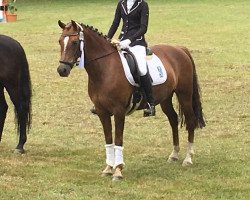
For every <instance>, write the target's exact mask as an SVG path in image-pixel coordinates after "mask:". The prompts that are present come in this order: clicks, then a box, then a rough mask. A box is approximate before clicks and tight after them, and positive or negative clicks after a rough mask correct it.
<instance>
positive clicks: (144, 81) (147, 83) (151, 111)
mask: <svg viewBox="0 0 250 200" xmlns="http://www.w3.org/2000/svg"><path fill="white" fill-rule="evenodd" d="M140 80H141V86H142V88H143V89H144V92H145V95H146V99H147V102H148V108H146V109H145V110H144V117H148V116H155V103H154V97H153V92H152V83H151V79H150V76H149V74H148V73H147V74H146V75H145V76H141V77H140Z"/></svg>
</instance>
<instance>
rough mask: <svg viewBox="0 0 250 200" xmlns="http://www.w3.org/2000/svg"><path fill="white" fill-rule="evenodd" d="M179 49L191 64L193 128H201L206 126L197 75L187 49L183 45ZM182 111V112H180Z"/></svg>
mask: <svg viewBox="0 0 250 200" xmlns="http://www.w3.org/2000/svg"><path fill="white" fill-rule="evenodd" d="M181 49H182V50H183V51H184V52H185V53H186V54H187V55H188V57H189V58H190V60H191V62H192V65H193V94H192V106H193V111H194V115H195V128H203V127H205V126H206V123H205V120H204V115H203V112H202V105H201V91H200V86H199V83H198V77H197V73H196V69H195V63H194V60H193V58H192V56H191V54H190V52H189V50H188V49H187V48H185V47H181ZM181 113H182V112H181ZM182 121H183V120H182Z"/></svg>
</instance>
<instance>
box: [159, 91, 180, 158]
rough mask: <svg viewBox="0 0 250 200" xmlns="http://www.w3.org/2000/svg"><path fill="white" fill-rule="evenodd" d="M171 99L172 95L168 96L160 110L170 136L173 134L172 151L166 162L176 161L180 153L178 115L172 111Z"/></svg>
mask: <svg viewBox="0 0 250 200" xmlns="http://www.w3.org/2000/svg"><path fill="white" fill-rule="evenodd" d="M172 97H173V94H172V95H171V96H169V97H168V99H167V100H166V101H164V102H163V103H161V109H162V111H163V112H164V113H165V114H166V115H167V117H168V120H169V123H170V125H171V128H172V134H173V151H172V153H171V154H170V156H169V157H168V162H173V161H177V160H178V159H179V157H178V153H179V151H180V147H179V134H178V115H177V113H176V112H175V110H174V107H173V103H172Z"/></svg>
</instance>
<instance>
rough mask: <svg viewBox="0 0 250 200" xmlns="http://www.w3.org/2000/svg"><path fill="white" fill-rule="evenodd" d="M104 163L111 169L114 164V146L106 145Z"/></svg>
mask: <svg viewBox="0 0 250 200" xmlns="http://www.w3.org/2000/svg"><path fill="white" fill-rule="evenodd" d="M105 148H106V163H107V165H109V166H111V167H113V166H114V164H115V149H114V144H106V145H105Z"/></svg>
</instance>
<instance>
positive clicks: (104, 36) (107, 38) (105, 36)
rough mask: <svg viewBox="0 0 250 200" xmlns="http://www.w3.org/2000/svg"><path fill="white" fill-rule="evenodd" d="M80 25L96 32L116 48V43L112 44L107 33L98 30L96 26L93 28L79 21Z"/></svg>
mask: <svg viewBox="0 0 250 200" xmlns="http://www.w3.org/2000/svg"><path fill="white" fill-rule="evenodd" d="M80 25H81V26H82V27H84V28H87V29H89V30H91V31H93V32H95V33H96V34H98V35H99V36H101V37H103V38H104V39H105V40H107V41H108V42H109V43H110V44H111V45H112V46H114V47H115V48H116V45H115V44H113V43H112V42H111V39H110V38H109V37H108V36H107V35H105V34H103V33H102V32H99V30H98V29H97V28H94V27H93V26H89V25H85V24H83V23H81V24H80Z"/></svg>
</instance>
